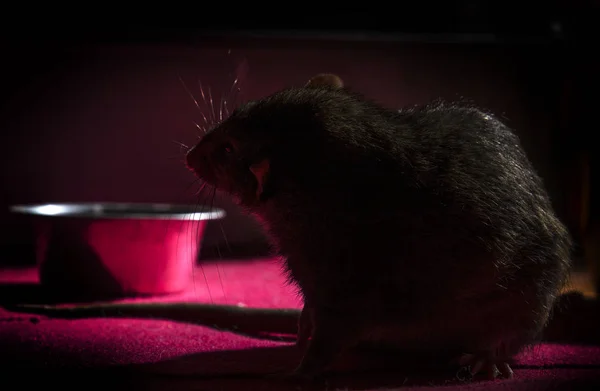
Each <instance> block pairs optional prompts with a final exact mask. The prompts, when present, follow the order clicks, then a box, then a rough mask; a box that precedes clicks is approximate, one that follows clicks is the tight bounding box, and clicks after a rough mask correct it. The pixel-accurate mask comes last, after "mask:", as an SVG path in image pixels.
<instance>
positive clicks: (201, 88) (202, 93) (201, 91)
mask: <svg viewBox="0 0 600 391" xmlns="http://www.w3.org/2000/svg"><path fill="white" fill-rule="evenodd" d="M198 86H200V95H201V96H202V100H203V101H204V104H205V105H206V104H207V103H206V96H205V95H204V88H203V87H202V82H201V81H200V80H198Z"/></svg>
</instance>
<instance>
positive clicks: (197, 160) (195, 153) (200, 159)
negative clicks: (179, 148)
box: [185, 144, 208, 176]
mask: <svg viewBox="0 0 600 391" xmlns="http://www.w3.org/2000/svg"><path fill="white" fill-rule="evenodd" d="M185 163H186V165H187V167H188V169H190V170H191V171H193V172H194V173H195V174H196V175H198V176H202V172H203V171H204V170H205V168H206V166H207V165H208V160H207V159H206V156H205V154H204V153H202V146H201V145H200V144H196V145H195V146H194V147H193V148H192V149H190V150H189V151H188V153H187V154H186V156H185Z"/></svg>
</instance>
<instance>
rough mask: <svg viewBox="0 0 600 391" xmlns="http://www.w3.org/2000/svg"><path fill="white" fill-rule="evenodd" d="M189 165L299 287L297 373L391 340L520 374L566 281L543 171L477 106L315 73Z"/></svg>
mask: <svg viewBox="0 0 600 391" xmlns="http://www.w3.org/2000/svg"><path fill="white" fill-rule="evenodd" d="M186 163H187V166H188V168H189V169H190V170H192V171H193V172H194V173H195V175H196V176H197V177H199V178H200V179H202V180H203V181H204V182H206V183H207V184H209V185H212V186H214V187H215V188H216V189H218V190H220V191H222V192H224V193H227V194H229V195H230V196H231V197H232V198H233V199H234V200H235V201H236V202H237V203H238V204H239V205H241V207H242V208H243V209H244V210H245V211H246V212H247V213H248V214H250V215H252V216H254V217H255V218H256V219H257V220H258V221H260V222H261V223H262V224H263V226H264V227H265V230H266V232H267V233H268V234H269V237H270V239H271V241H272V243H273V246H274V248H275V250H276V251H277V253H278V254H279V255H281V257H282V258H283V264H284V267H285V272H286V275H287V277H288V279H289V281H290V282H291V283H292V284H294V285H295V286H296V287H297V288H298V292H299V294H300V295H301V297H302V299H303V302H304V306H303V308H302V310H301V311H300V312H297V313H293V314H291V316H297V318H298V325H297V342H296V344H297V346H298V347H299V348H300V349H302V352H303V356H302V359H301V361H300V362H299V364H298V366H297V367H296V368H295V370H293V371H292V372H291V373H289V374H287V376H291V377H294V378H304V379H311V378H315V377H317V376H319V375H322V374H324V373H325V372H326V371H327V369H328V368H330V367H331V366H332V364H333V363H335V361H336V360H337V359H338V358H339V356H341V355H343V354H344V353H345V352H348V351H349V350H352V349H387V350H390V349H391V350H392V351H395V352H397V354H398V356H399V357H403V358H406V357H410V358H414V359H415V360H420V359H422V360H424V362H436V363H438V362H439V363H442V364H444V365H446V363H454V364H456V363H458V364H459V365H462V366H469V367H470V370H471V373H472V374H477V373H479V372H485V373H487V374H488V376H489V377H491V378H495V377H497V376H502V377H507V378H509V377H512V376H513V371H512V369H511V366H510V365H511V362H512V359H513V357H514V356H515V355H516V354H518V353H519V352H521V351H523V350H524V349H527V348H528V347H530V346H532V345H534V344H535V343H536V342H538V341H539V340H540V338H541V333H542V331H543V329H544V327H545V325H546V324H547V323H548V321H549V319H550V318H551V315H552V311H553V306H554V302H555V300H556V298H557V296H558V295H559V293H560V291H561V289H562V288H563V287H564V286H565V284H566V282H567V276H568V273H569V269H570V265H571V260H570V251H571V247H572V241H571V237H570V235H569V232H568V230H567V229H566V227H565V226H564V225H563V224H562V223H561V221H560V220H559V219H558V217H557V216H556V214H555V212H554V210H553V207H552V204H551V201H550V198H549V195H548V193H547V191H546V189H545V186H544V184H543V181H542V179H541V178H540V176H539V175H538V174H537V173H536V170H535V169H534V167H533V165H532V163H531V162H530V160H529V159H528V157H527V155H526V153H525V151H524V149H523V147H522V146H521V143H520V141H519V138H518V136H517V135H516V133H515V132H514V131H513V130H512V129H510V128H509V127H508V126H507V125H506V124H504V123H503V122H502V121H500V120H499V119H498V118H497V117H496V116H494V115H493V114H491V113H489V112H487V111H485V110H482V109H480V108H478V107H476V106H475V105H473V104H469V103H465V102H454V103H449V102H445V101H442V100H437V101H434V102H431V103H428V104H425V105H419V106H414V107H408V108H403V109H400V110H396V109H390V108H387V107H384V106H383V105H381V104H378V103H377V102H375V101H373V100H371V99H369V98H367V97H365V96H363V95H361V94H359V93H358V92H356V91H353V90H352V89H351V88H348V87H347V86H345V84H344V82H343V81H342V79H341V78H340V77H338V76H337V75H333V74H319V75H317V76H315V77H313V78H311V79H310V80H309V81H308V82H307V83H306V84H305V85H304V86H301V87H290V88H286V89H283V90H281V91H279V92H275V93H273V94H271V95H269V96H267V97H264V98H262V99H259V100H255V101H250V102H247V103H245V104H243V105H241V106H240V107H238V108H237V109H236V110H235V111H234V112H233V113H232V114H231V115H230V116H229V117H228V118H226V119H224V120H223V121H222V122H220V123H219V124H217V125H216V126H214V127H213V128H212V129H211V130H209V131H208V132H207V133H206V135H204V136H203V137H202V138H201V139H200V140H199V141H198V142H197V144H196V145H194V146H193V147H192V148H191V149H190V150H189V151H188V153H187V156H186ZM123 308H125V307H123ZM130 309H131V308H130ZM42 312H43V311H42ZM49 312H50V313H51V312H52V311H49ZM135 312H136V311H131V313H135ZM187 317H188V315H186V318H187ZM286 324H287V328H288V329H289V322H288V323H286Z"/></svg>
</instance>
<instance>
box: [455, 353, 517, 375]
mask: <svg viewBox="0 0 600 391" xmlns="http://www.w3.org/2000/svg"><path fill="white" fill-rule="evenodd" d="M458 365H460V366H461V368H465V367H466V368H468V370H469V373H470V375H471V376H475V375H477V374H478V373H480V372H483V373H485V374H486V377H487V378H488V379H489V380H494V379H496V378H497V377H502V378H506V379H511V378H512V377H513V376H514V372H513V370H512V369H511V367H510V365H509V364H508V363H507V362H504V361H501V360H496V359H494V358H493V357H490V356H489V355H479V354H463V355H462V356H461V357H460V358H459V359H458Z"/></svg>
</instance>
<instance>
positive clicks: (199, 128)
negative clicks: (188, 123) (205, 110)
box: [194, 122, 206, 134]
mask: <svg viewBox="0 0 600 391" xmlns="http://www.w3.org/2000/svg"><path fill="white" fill-rule="evenodd" d="M194 125H196V128H197V129H198V130H200V131H202V133H204V134H206V128H205V127H204V126H200V125H198V123H196V122H194Z"/></svg>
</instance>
